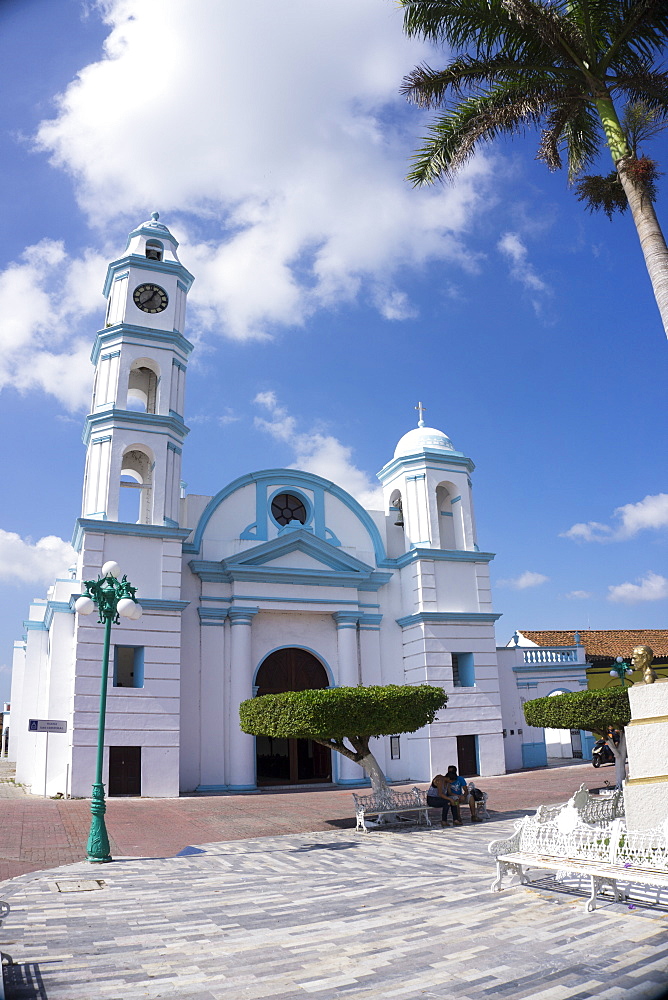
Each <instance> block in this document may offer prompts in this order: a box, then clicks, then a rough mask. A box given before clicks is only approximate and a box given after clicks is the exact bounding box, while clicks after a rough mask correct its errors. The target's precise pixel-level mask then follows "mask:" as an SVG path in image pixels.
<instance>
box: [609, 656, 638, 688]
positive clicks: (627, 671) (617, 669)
mask: <svg viewBox="0 0 668 1000" xmlns="http://www.w3.org/2000/svg"><path fill="white" fill-rule="evenodd" d="M632 673H633V668H632V667H630V666H629V665H628V663H627V662H626V660H625V659H624V658H623V657H622V656H618V657H617V659H616V660H615V662H614V663H613V665H612V670H611V671H610V676H611V677H619V679H620V681H621V682H622V687H623V688H625V687H626V680H627V678H628V677H630V676H631V674H632Z"/></svg>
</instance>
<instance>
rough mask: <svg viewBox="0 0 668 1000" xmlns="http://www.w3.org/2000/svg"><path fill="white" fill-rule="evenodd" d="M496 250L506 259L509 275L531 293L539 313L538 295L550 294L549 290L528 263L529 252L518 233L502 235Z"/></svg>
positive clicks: (539, 300)
mask: <svg viewBox="0 0 668 1000" xmlns="http://www.w3.org/2000/svg"><path fill="white" fill-rule="evenodd" d="M497 249H498V250H500V251H501V253H502V254H503V255H504V257H506V258H507V259H508V260H509V262H510V274H511V276H512V277H513V278H514V279H515V280H516V281H519V282H520V284H522V285H524V287H525V288H526V290H527V291H528V292H531V293H532V303H533V307H534V310H535V311H536V312H540V311H541V308H542V305H541V303H542V300H541V299H539V298H538V296H539V295H545V294H550V293H551V289H550V287H549V285H547V284H546V283H545V282H544V281H543V279H542V278H541V277H539V275H538V274H537V273H536V271H535V269H534V268H533V266H532V264H531V263H530V262H529V251H528V250H527V248H526V246H525V244H524V243H523V242H522V240H521V239H520V236H519V234H518V233H504V234H503V236H502V237H501V239H500V240H499V242H498V243H497Z"/></svg>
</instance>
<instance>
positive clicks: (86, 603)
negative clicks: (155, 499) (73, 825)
mask: <svg viewBox="0 0 668 1000" xmlns="http://www.w3.org/2000/svg"><path fill="white" fill-rule="evenodd" d="M120 575H121V569H120V567H119V565H118V563H115V562H107V563H105V564H104V566H103V567H102V573H101V575H100V576H99V577H98V579H97V580H84V587H85V588H86V592H85V594H82V595H81V597H80V598H79V599H78V600H77V601H76V603H75V605H74V607H75V610H76V611H77V613H78V614H80V615H89V614H91V613H92V612H93V611H94V610H95V609H97V613H98V622H100V624H103V625H104V646H103V651H102V685H101V689H100V718H99V721H98V729H97V762H96V765H95V781H94V783H93V793H92V796H91V803H90V811H91V823H90V833H89V835H88V846H87V848H86V854H87V857H88V860H89V861H93V862H104V861H111V855H110V853H109V837H108V836H107V828H106V826H105V824H104V814H105V812H106V809H107V807H106V805H105V801H104V785H103V784H102V761H103V758H104V724H105V716H106V711H107V678H108V676H109V650H110V648H111V626H112V625H117V624H118V623H119V621H120V619H121V617H123V618H131V619H133V620H136V619H138V618H140V617H141V613H142V609H141V605H139V604H138V603H137V601H136V600H135V594H136V593H137V588H136V587H133V586H132V585H131V584H130V583H129V582H128V580H127V578H126V577H125V576H124V577H123V578H122V579H121V580H119V577H120Z"/></svg>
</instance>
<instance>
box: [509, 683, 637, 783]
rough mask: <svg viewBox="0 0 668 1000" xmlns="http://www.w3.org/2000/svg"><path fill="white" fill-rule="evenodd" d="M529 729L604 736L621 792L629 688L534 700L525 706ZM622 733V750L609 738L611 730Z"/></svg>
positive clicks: (628, 718)
mask: <svg viewBox="0 0 668 1000" xmlns="http://www.w3.org/2000/svg"><path fill="white" fill-rule="evenodd" d="M524 718H525V719H526V722H527V725H528V726H537V727H539V728H544V729H586V730H587V731H588V732H590V733H595V734H598V735H599V736H602V737H603V738H604V739H605V741H606V743H607V744H608V746H609V747H610V749H611V750H612V753H613V754H614V757H615V782H616V784H617V787H618V788H621V786H622V781H623V780H624V777H625V774H626V767H625V763H626V733H625V731H624V727H625V726H627V725H628V724H629V722H630V720H631V706H630V705H629V695H628V691H627V689H626V688H621V687H620V688H609V689H607V690H602V691H574V692H572V693H569V694H555V695H551V696H550V697H547V698H534V699H533V701H527V702H526V703H525V705H524ZM609 727H612V728H613V729H618V730H619V732H620V740H619V746H615V744H614V741H613V740H612V738H609V737H608V728H609Z"/></svg>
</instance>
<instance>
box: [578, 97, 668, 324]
mask: <svg viewBox="0 0 668 1000" xmlns="http://www.w3.org/2000/svg"><path fill="white" fill-rule="evenodd" d="M596 108H597V111H598V114H599V118H600V119H601V124H602V125H603V131H604V132H605V137H606V142H607V144H608V148H609V149H610V154H611V156H612V159H613V162H614V164H615V169H616V171H617V174H618V176H619V180H620V183H621V185H622V187H623V188H624V194H625V195H626V198H627V201H628V203H629V208H630V209H631V215H632V216H633V221H634V223H635V227H636V232H637V233H638V239H639V240H640V249H641V250H642V252H643V256H644V258H645V266H646V268H647V273H648V274H649V280H650V281H651V282H652V290H653V291H654V298H655V299H656V304H657V306H658V307H659V313H660V315H661V322H662V323H663V329H664V331H665V334H666V336H667V337H668V247H667V246H666V240H665V238H664V235H663V232H662V230H661V226H660V225H659V220H658V219H657V217H656V212H655V211H654V205H653V204H652V199H651V198H650V197H649V195H648V194H647V192H646V191H645V189H644V186H643V184H642V182H640V181H638V180H637V179H636V178H634V177H633V174H632V172H631V171H630V170H629V169H628V168H629V167H630V166H631V164H633V163H634V162H637V161H636V158H635V156H634V155H633V153H632V151H631V149H629V144H628V141H627V138H626V135H625V134H624V129H623V128H622V126H621V124H620V121H619V118H618V117H617V112H616V110H615V106H614V104H613V103H612V99H611V98H610V96H609V95H606V96H605V97H600V98H598V99H597V100H596Z"/></svg>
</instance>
